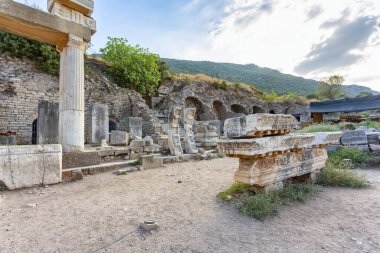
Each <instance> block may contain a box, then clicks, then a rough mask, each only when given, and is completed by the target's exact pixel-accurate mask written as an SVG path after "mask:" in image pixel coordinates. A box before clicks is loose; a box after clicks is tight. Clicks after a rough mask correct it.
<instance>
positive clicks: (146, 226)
mask: <svg viewBox="0 0 380 253" xmlns="http://www.w3.org/2000/svg"><path fill="white" fill-rule="evenodd" d="M140 228H141V229H143V230H144V231H145V232H150V231H152V230H157V229H158V228H159V225H158V224H157V223H156V222H155V221H153V220H146V221H144V222H143V223H140Z"/></svg>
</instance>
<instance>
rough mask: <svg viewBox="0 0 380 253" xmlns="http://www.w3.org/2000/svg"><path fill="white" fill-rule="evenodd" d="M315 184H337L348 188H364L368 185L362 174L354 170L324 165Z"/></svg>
mask: <svg viewBox="0 0 380 253" xmlns="http://www.w3.org/2000/svg"><path fill="white" fill-rule="evenodd" d="M317 184H320V185H323V186H339V187H349V188H356V189H359V188H365V187H368V186H369V183H368V182H367V180H366V178H365V177H364V176H360V175H358V174H357V173H356V172H355V171H352V170H347V169H337V168H333V167H331V166H326V167H325V168H324V169H323V170H322V171H321V174H320V175H319V178H318V181H317Z"/></svg>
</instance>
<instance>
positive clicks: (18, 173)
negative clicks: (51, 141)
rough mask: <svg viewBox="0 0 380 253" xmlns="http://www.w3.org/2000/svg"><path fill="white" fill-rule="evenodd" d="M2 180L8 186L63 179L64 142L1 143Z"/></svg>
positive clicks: (23, 186)
mask: <svg viewBox="0 0 380 253" xmlns="http://www.w3.org/2000/svg"><path fill="white" fill-rule="evenodd" d="M0 181H2V182H3V183H4V184H5V186H6V187H7V188H8V189H9V190H16V189H21V188H28V187H33V186H36V185H48V184H57V183H60V182H61V181H62V146H61V145H58V144H57V145H36V146H0Z"/></svg>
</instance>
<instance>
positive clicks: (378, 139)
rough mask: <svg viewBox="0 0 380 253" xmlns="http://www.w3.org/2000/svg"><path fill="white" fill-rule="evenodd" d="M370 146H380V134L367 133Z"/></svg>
mask: <svg viewBox="0 0 380 253" xmlns="http://www.w3.org/2000/svg"><path fill="white" fill-rule="evenodd" d="M366 134H367V140H368V144H375V145H378V144H380V132H367V133H366Z"/></svg>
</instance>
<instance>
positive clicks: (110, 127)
mask: <svg viewBox="0 0 380 253" xmlns="http://www.w3.org/2000/svg"><path fill="white" fill-rule="evenodd" d="M116 130H117V129H116V123H115V122H114V121H111V120H110V121H109V122H108V131H109V133H111V132H112V131H116Z"/></svg>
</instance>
